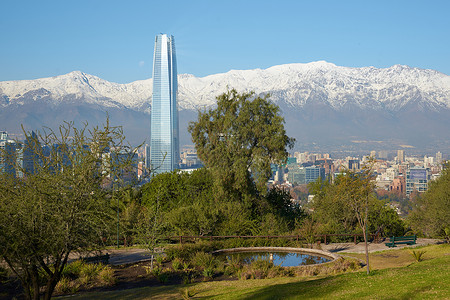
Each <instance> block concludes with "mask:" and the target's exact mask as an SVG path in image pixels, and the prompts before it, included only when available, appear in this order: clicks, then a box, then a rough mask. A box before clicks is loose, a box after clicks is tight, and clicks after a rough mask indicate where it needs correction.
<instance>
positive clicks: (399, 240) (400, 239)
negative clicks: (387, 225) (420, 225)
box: [385, 235, 417, 247]
mask: <svg viewBox="0 0 450 300" xmlns="http://www.w3.org/2000/svg"><path fill="white" fill-rule="evenodd" d="M416 240H417V237H416V235H409V236H393V237H390V238H389V242H388V243H386V244H385V245H386V246H388V247H397V246H396V245H398V244H407V245H414V244H415V243H416Z"/></svg>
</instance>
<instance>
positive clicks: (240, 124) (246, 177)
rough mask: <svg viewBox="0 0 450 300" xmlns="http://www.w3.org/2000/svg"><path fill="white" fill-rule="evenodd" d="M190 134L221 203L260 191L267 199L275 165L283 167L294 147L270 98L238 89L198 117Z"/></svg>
mask: <svg viewBox="0 0 450 300" xmlns="http://www.w3.org/2000/svg"><path fill="white" fill-rule="evenodd" d="M189 132H190V133H191V135H192V140H193V142H194V144H195V147H196V149H197V153H198V156H199V158H200V159H201V160H202V161H203V163H204V164H205V165H206V167H208V168H209V169H210V170H211V172H212V174H213V177H214V183H215V186H216V188H217V190H218V191H219V195H221V196H222V197H223V198H234V199H242V198H246V197H248V196H249V195H252V194H253V193H254V192H255V191H256V190H257V191H259V192H260V193H261V194H265V193H266V190H267V189H266V183H267V180H268V178H269V177H270V176H271V174H272V171H271V168H270V165H271V163H281V162H282V161H284V160H285V159H286V158H287V156H288V152H287V150H286V147H290V148H292V147H293V144H294V139H291V138H289V137H288V136H287V135H286V131H285V129H284V119H283V117H282V116H281V114H280V109H279V107H278V106H277V105H275V104H274V103H272V102H271V101H269V96H268V95H266V96H264V97H255V95H254V93H253V92H251V93H242V94H239V93H238V92H237V91H236V90H235V89H232V90H229V91H227V92H226V93H224V94H222V95H220V96H218V97H217V107H216V108H214V109H209V110H208V111H205V112H199V113H198V120H197V121H196V122H191V123H190V124H189ZM255 187H256V190H255Z"/></svg>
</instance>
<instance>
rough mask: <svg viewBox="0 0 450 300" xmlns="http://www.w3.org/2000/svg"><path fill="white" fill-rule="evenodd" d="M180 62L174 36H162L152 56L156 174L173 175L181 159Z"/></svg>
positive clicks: (152, 146)
mask: <svg viewBox="0 0 450 300" xmlns="http://www.w3.org/2000/svg"><path fill="white" fill-rule="evenodd" d="M177 89H178V83H177V62H176V54H175V40H174V37H173V36H167V35H166V34H159V35H157V36H156V38H155V52H154V55H153V96H152V111H151V116H150V128H151V129H150V159H151V164H152V168H154V169H155V168H156V170H155V173H163V172H170V171H173V170H174V169H176V168H177V167H178V161H179V158H180V150H179V148H180V147H179V128H178V107H177Z"/></svg>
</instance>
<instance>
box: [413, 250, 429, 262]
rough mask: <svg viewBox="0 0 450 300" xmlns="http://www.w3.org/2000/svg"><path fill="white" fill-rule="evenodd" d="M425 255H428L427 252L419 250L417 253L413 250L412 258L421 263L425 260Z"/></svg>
mask: <svg viewBox="0 0 450 300" xmlns="http://www.w3.org/2000/svg"><path fill="white" fill-rule="evenodd" d="M425 253H426V251H424V250H417V251H415V250H412V251H411V254H412V256H413V257H414V259H415V260H416V261H418V262H421V261H422V260H423V256H424V254H425Z"/></svg>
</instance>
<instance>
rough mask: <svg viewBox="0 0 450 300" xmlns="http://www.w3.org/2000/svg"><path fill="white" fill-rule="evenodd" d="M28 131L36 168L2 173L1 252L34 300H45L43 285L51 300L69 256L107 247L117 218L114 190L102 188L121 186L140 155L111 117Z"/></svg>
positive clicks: (26, 145)
mask: <svg viewBox="0 0 450 300" xmlns="http://www.w3.org/2000/svg"><path fill="white" fill-rule="evenodd" d="M24 134H25V138H26V142H25V143H24V149H23V152H24V153H31V154H32V155H30V156H29V157H28V159H32V161H31V163H32V164H33V168H32V170H31V171H29V170H28V169H26V168H23V167H22V166H21V165H19V164H18V165H16V168H17V170H19V171H20V172H22V173H23V174H24V179H23V180H22V179H19V178H16V177H15V176H14V174H11V173H2V174H0V177H1V178H0V190H1V191H2V193H1V194H0V220H2V223H1V226H0V255H1V256H2V257H3V259H4V260H5V262H6V263H7V264H8V265H9V267H10V268H11V270H13V272H14V273H15V275H16V276H17V277H18V278H19V279H20V281H21V283H22V285H23V287H24V291H25V294H26V297H27V298H29V299H31V298H34V299H38V298H39V297H40V295H39V294H40V290H41V283H43V284H44V288H43V290H44V299H49V298H50V297H51V295H52V293H53V290H54V288H55V286H56V284H57V283H58V281H59V280H60V278H61V273H62V271H63V269H64V267H65V265H66V263H67V260H68V257H69V254H70V253H72V252H83V251H85V250H93V249H97V248H99V247H101V246H102V245H101V238H102V236H103V235H104V234H105V233H106V232H107V231H108V228H109V226H108V222H109V220H111V213H112V211H111V203H110V199H111V196H110V195H111V192H112V190H111V189H106V188H102V186H105V185H108V183H110V182H111V181H112V180H114V181H117V182H120V181H121V178H122V176H123V175H124V174H125V173H126V172H125V171H124V170H129V168H130V167H131V157H132V156H133V155H134V150H133V149H131V148H130V147H129V146H127V145H126V144H125V142H124V136H123V132H122V129H121V128H120V127H111V126H110V125H109V121H108V120H107V122H106V125H105V126H104V127H103V128H99V127H95V128H93V129H92V130H88V129H87V125H85V126H84V127H82V128H81V129H79V128H76V127H75V126H74V125H73V123H65V124H63V125H61V126H60V128H59V129H58V130H57V131H53V130H51V129H45V130H44V131H43V132H42V133H41V132H38V134H34V133H28V132H24ZM2 155H3V156H8V155H9V154H8V153H5V152H3V153H2ZM9 159H10V160H12V161H15V160H14V159H13V158H9ZM27 163H29V162H27Z"/></svg>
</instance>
